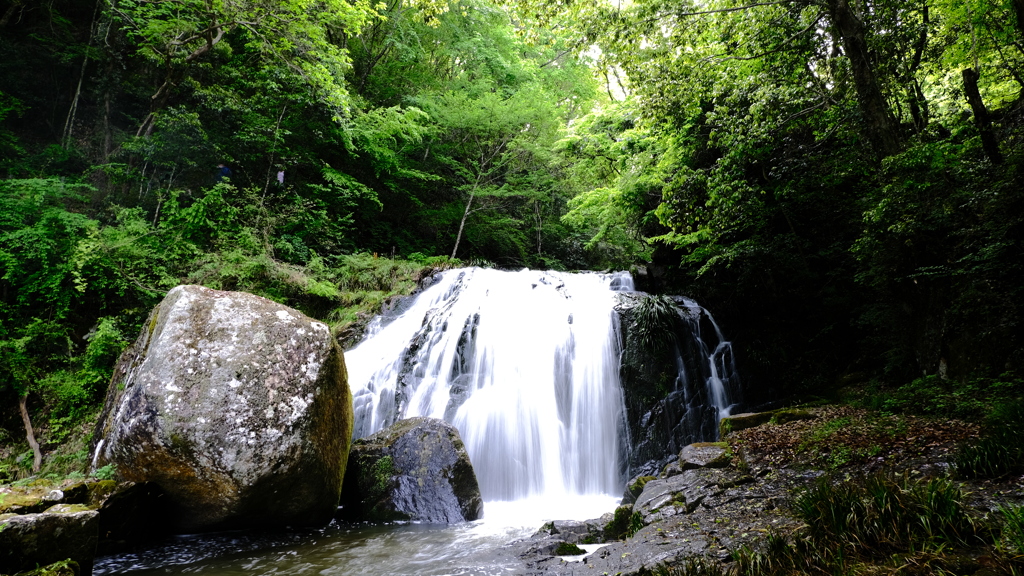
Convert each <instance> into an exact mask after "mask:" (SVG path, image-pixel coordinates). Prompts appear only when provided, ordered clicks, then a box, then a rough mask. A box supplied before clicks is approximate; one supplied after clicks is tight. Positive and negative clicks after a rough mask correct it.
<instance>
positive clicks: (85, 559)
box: [0, 508, 100, 576]
mask: <svg viewBox="0 0 1024 576" xmlns="http://www.w3.org/2000/svg"><path fill="white" fill-rule="evenodd" d="M99 526H100V520H99V513H98V512H96V511H94V510H78V509H77V508H76V509H63V510H60V509H55V510H53V511H52V512H44V513H40V514H22V515H15V514H4V515H2V516H0V572H3V573H5V574H14V573H15V572H21V571H22V570H31V569H33V568H35V567H36V566H42V565H46V564H52V563H54V562H58V561H60V560H64V559H67V558H70V559H71V560H74V561H75V562H77V563H78V565H79V566H80V567H81V570H82V574H83V576H86V575H88V574H91V573H92V563H93V556H94V555H95V554H96V541H97V539H98V537H99Z"/></svg>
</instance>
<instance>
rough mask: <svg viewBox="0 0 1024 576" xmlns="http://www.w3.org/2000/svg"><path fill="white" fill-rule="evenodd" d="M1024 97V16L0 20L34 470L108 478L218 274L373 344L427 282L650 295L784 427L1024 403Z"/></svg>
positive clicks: (908, 5)
mask: <svg viewBox="0 0 1024 576" xmlns="http://www.w3.org/2000/svg"><path fill="white" fill-rule="evenodd" d="M1022 88H1024V2H1022V1H1021V0H968V1H966V2H959V1H952V0H915V1H910V2H908V1H905V0H778V1H768V2H757V3H743V2H736V1H733V0H709V1H706V2H688V1H685V0H684V1H678V0H674V1H667V0H665V1H662V0H640V1H637V2H633V3H609V4H605V3H580V2H571V1H564V2H563V1H555V2H551V1H540V0H523V1H518V2H508V3H507V4H501V3H494V2H491V1H489V0H461V1H455V0H391V1H389V2H382V3H378V4H373V3H370V2H367V1H363V0H354V1H348V0H285V1H282V2H268V3H261V2H254V1H250V0H221V1H215V0H100V1H96V0H52V1H50V2H33V1H28V0H0V444H2V445H3V446H4V448H3V451H2V453H0V478H4V477H11V478H13V477H17V476H19V475H24V474H27V473H28V472H29V471H30V470H31V469H33V468H37V469H38V467H39V466H40V464H41V457H42V454H43V453H45V454H47V462H46V463H47V465H48V466H49V467H50V469H51V470H54V471H63V472H66V471H68V470H78V469H82V468H84V466H85V465H86V464H87V454H85V453H84V452H83V450H84V448H82V444H81V443H71V442H69V441H70V440H71V439H73V438H77V437H78V436H79V435H80V432H81V430H83V429H85V428H84V427H86V426H87V424H88V422H89V420H90V418H91V417H93V416H94V415H95V412H96V411H97V409H98V405H99V402H100V401H101V400H102V396H103V394H104V392H105V389H106V383H107V380H108V378H109V375H110V372H111V368H112V366H113V362H114V360H115V358H116V357H117V355H118V353H119V352H120V350H121V349H123V347H124V346H125V345H126V344H127V341H128V339H130V338H133V337H134V335H135V334H136V333H137V331H138V329H139V326H140V324H141V323H142V321H143V320H144V318H145V315H146V314H147V313H148V311H149V310H150V309H151V307H152V306H153V305H154V304H155V303H156V302H158V301H159V300H160V298H161V297H162V296H163V294H164V293H166V291H167V290H169V289H170V288H171V287H173V286H175V285H177V284H180V283H185V282H188V283H198V284H204V285H206V286H210V287H213V288H220V289H232V290H234V289H237V290H246V291H249V292H253V293H257V294H260V295H263V296H267V297H270V298H272V299H275V300H278V301H281V302H284V303H286V304H289V305H291V306H294V307H297V308H299V309H300V310H302V311H304V312H306V313H307V314H309V315H311V316H313V317H316V318H319V319H322V320H324V321H326V322H328V323H329V324H330V325H331V326H332V328H333V329H334V330H335V331H336V333H338V334H339V336H342V337H344V336H345V335H346V334H347V333H348V331H350V330H351V329H352V327H353V326H354V325H355V324H357V320H358V319H359V318H360V317H361V316H362V317H365V315H366V314H369V313H372V312H374V311H376V310H378V309H379V307H380V306H381V304H382V303H383V302H384V301H385V300H386V299H387V298H389V297H391V296H392V295H394V294H399V293H404V292H408V291H409V290H411V289H412V288H413V286H414V283H415V279H416V276H417V274H419V273H421V271H422V270H424V269H427V268H432V267H449V266H456V265H464V264H478V265H487V266H499V267H510V268H512V267H522V266H529V267H534V268H555V269H570V270H572V269H607V268H626V269H632V270H634V272H635V274H636V277H637V279H638V283H639V284H640V287H641V288H642V289H645V290H648V291H654V292H670V293H684V294H687V295H689V296H692V297H694V298H696V299H698V300H699V301H700V302H701V303H702V304H703V305H705V306H706V307H707V308H708V309H710V310H711V311H712V312H713V313H714V314H715V317H716V318H717V319H718V320H719V321H720V324H721V325H722V327H723V329H724V331H725V332H726V334H727V335H728V336H730V337H731V338H732V339H733V340H734V341H735V342H736V344H737V349H738V353H739V357H740V360H741V362H742V366H741V374H742V375H743V378H744V380H745V383H746V388H747V390H746V392H745V394H746V397H747V398H748V399H749V400H750V401H751V403H752V404H753V405H756V404H758V403H761V402H767V401H770V400H774V399H778V398H782V397H786V396H789V395H793V394H800V393H804V394H806V393H822V391H823V390H828V389H832V388H834V387H835V386H836V385H837V384H858V385H863V386H868V387H873V388H877V389H879V390H882V391H883V393H882V394H880V396H879V397H880V398H883V400H880V402H884V398H885V394H884V391H885V390H887V389H892V387H901V388H899V390H911V391H916V392H915V393H920V394H926V395H927V394H932V393H935V392H936V391H943V390H944V391H945V392H951V393H963V394H965V395H972V394H999V395H1004V396H1005V395H1008V396H1013V395H1019V394H1020V393H1021V380H1020V377H1019V374H1020V371H1021V366H1022V361H1024V353H1022V327H1021V321H1022V310H1021V307H1022V305H1024V294H1022V291H1024V251H1022V248H1024V246H1022V239H1024V175H1022V168H1024V155H1022V150H1024V147H1022V145H1021V143H1022V138H1024V108H1022V102H1021V90H1022ZM219 164H224V165H226V166H227V167H228V168H229V169H230V172H231V175H230V178H227V179H222V178H221V177H220V172H219V171H218V168H217V166H218V165H219ZM907 386H910V388H907ZM30 422H31V423H35V432H37V433H38V436H39V440H40V442H41V447H40V449H34V447H33V446H31V444H32V443H33V442H35V441H36V440H35V438H30V439H29V440H28V441H27V442H26V441H25V440H23V438H25V430H26V425H27V424H29V423H30ZM30 436H34V435H33V434H30ZM65 444H74V445H73V446H71V447H66V446H65Z"/></svg>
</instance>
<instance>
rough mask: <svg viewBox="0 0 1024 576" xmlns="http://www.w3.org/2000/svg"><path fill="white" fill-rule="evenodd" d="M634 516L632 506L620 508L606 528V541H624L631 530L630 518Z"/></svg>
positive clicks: (616, 510)
mask: <svg viewBox="0 0 1024 576" xmlns="http://www.w3.org/2000/svg"><path fill="white" fill-rule="evenodd" d="M632 514H633V507H632V506H619V507H618V508H616V509H615V513H614V514H613V515H612V520H611V522H609V523H607V524H605V526H604V537H605V540H622V539H624V538H625V537H626V531H627V530H629V518H630V516H631V515H632Z"/></svg>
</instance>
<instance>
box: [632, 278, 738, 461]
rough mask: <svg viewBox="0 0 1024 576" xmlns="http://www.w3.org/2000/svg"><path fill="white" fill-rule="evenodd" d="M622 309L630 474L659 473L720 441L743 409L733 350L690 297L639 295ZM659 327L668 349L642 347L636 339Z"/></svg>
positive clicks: (718, 329) (662, 339)
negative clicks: (691, 448)
mask: <svg viewBox="0 0 1024 576" xmlns="http://www.w3.org/2000/svg"><path fill="white" fill-rule="evenodd" d="M652 301H653V302H654V303H655V305H652V304H651V303H652ZM617 310H618V311H619V313H620V314H621V315H622V316H623V318H624V320H623V324H624V328H625V330H624V331H625V333H626V338H625V340H626V342H625V347H626V350H625V351H624V354H623V363H622V368H623V369H622V385H623V387H624V388H625V390H626V399H627V401H626V411H627V421H628V423H629V426H628V428H629V432H630V438H631V441H632V442H631V445H630V449H629V469H630V474H631V475H632V476H637V475H647V474H654V473H656V472H657V471H659V470H660V468H661V466H663V465H664V464H665V463H666V462H667V461H669V460H671V459H672V458H674V457H675V454H677V453H678V452H679V450H681V449H682V447H683V446H685V445H687V444H690V443H693V442H701V441H712V440H716V439H717V438H718V422H719V421H720V420H721V419H722V418H723V417H725V416H728V415H729V414H730V413H731V412H732V410H733V408H735V407H736V406H737V405H738V404H739V402H740V385H739V384H740V383H739V377H738V374H737V371H736V364H735V359H734V356H733V350H732V343H731V342H729V341H728V340H726V339H725V337H724V336H723V335H722V331H721V329H720V328H719V327H718V324H717V323H716V322H715V320H714V318H713V317H712V316H711V314H710V313H708V311H707V310H706V309H704V308H703V307H701V306H700V305H699V304H697V303H696V302H694V301H693V300H690V299H688V298H683V297H678V296H677V297H666V296H648V295H642V294H637V295H631V296H630V297H628V298H624V299H623V302H622V303H620V305H619V306H618V307H617ZM652 310H653V311H659V312H657V314H652ZM651 322H654V323H655V324H656V325H657V326H656V332H657V334H658V335H659V337H658V340H659V341H660V344H661V345H660V346H653V347H648V348H642V347H640V346H639V345H638V343H639V341H640V340H641V339H640V338H639V337H636V336H634V335H635V334H636V333H637V332H638V331H640V330H642V329H643V326H641V324H644V323H647V324H650V323H651ZM648 330H651V329H650V328H648Z"/></svg>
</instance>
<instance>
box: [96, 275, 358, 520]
mask: <svg viewBox="0 0 1024 576" xmlns="http://www.w3.org/2000/svg"><path fill="white" fill-rule="evenodd" d="M351 430H352V397H351V394H350V392H349V389H348V384H347V382H346V374H345V363H344V358H343V355H342V351H341V348H340V347H339V346H338V344H337V342H336V341H335V339H334V338H333V337H332V336H331V333H330V330H329V329H328V328H327V326H326V325H324V324H322V323H320V322H316V321H314V320H311V319H310V318H307V317H306V316H304V315H302V314H301V313H299V312H297V311H295V310H292V309H290V308H287V307H285V306H282V305H280V304H277V303H274V302H271V301H270V300H266V299H264V298H260V297H258V296H253V295H251V294H245V293H241V292H221V291H217V290H210V289H207V288H203V287H200V286H178V287H177V288H174V289H173V290H171V291H170V292H169V293H168V294H167V297H166V298H164V300H163V301H162V302H161V303H160V304H159V305H158V306H157V307H156V308H155V309H154V310H153V312H152V313H151V314H150V317H149V321H148V322H147V323H146V326H145V327H144V328H143V330H142V334H140V336H139V338H138V340H137V341H136V342H135V344H134V345H133V346H131V347H129V348H128V350H126V351H125V352H124V354H122V356H121V358H120V360H119V361H118V364H117V367H116V368H115V374H114V378H113V379H112V380H111V383H110V387H109V389H108V391H107V398H106V402H105V405H104V408H103V413H102V414H101V416H100V419H99V421H98V422H97V427H96V433H95V435H94V437H95V438H96V439H97V440H98V442H97V445H96V446H95V452H94V453H95V459H94V465H95V466H96V467H99V466H103V465H105V464H109V463H113V464H116V465H117V471H118V473H119V474H120V475H121V476H122V477H123V478H124V479H126V480H130V481H133V482H139V483H142V482H152V483H154V484H156V485H158V486H159V487H160V489H161V490H162V491H163V492H164V493H165V494H166V495H167V498H168V500H169V502H170V504H171V506H172V510H173V512H172V514H171V517H170V518H169V519H168V520H169V522H170V524H171V525H172V526H173V527H174V528H175V529H176V530H177V531H181V532H196V531H206V530H215V529H227V528H236V527H244V526H251V525H252V523H253V522H258V523H259V524H260V525H261V526H272V525H285V524H287V525H318V524H324V523H326V522H328V521H329V520H330V518H331V517H332V516H333V514H334V511H335V509H336V507H337V503H338V498H339V493H340V490H341V482H342V478H343V477H344V471H345V459H346V455H347V454H348V447H349V439H350V438H351Z"/></svg>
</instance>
